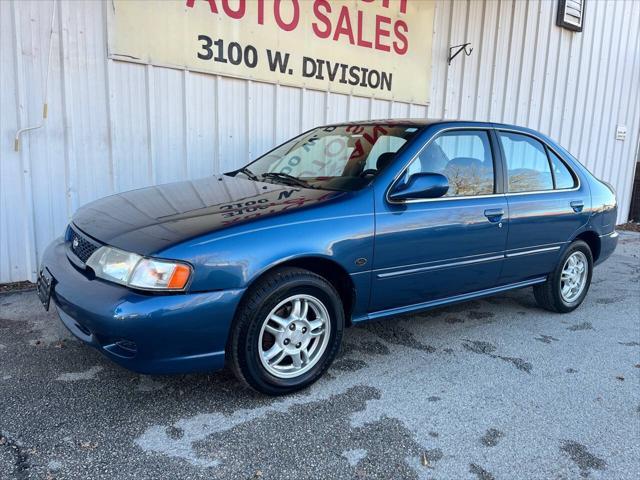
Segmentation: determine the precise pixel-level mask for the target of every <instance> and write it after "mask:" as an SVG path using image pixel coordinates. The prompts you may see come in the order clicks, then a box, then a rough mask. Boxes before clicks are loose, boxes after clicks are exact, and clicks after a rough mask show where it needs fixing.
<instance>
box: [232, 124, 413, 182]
mask: <svg viewBox="0 0 640 480" xmlns="http://www.w3.org/2000/svg"><path fill="white" fill-rule="evenodd" d="M417 131H418V127H416V126H414V125H399V124H366V125H353V124H350V125H339V126H330V127H320V128H316V129H314V130H311V131H310V132H307V133H305V134H302V135H300V136H299V137H296V138H294V139H292V140H289V141H288V142H286V143H285V144H283V145H280V146H279V147H277V148H276V149H275V150H273V151H271V152H269V153H267V154H266V155H264V156H262V157H260V158H258V159H257V160H255V161H254V162H253V163H251V164H249V165H247V166H246V167H244V168H242V169H240V170H238V171H236V172H232V173H231V175H244V176H246V177H248V178H251V179H253V180H258V181H266V182H273V183H283V184H288V185H298V186H306V187H309V188H321V189H328V190H357V189H359V188H362V187H364V186H365V185H367V184H368V183H369V182H370V181H371V179H372V178H373V177H374V176H375V175H377V174H378V173H379V172H381V171H382V170H384V169H385V168H386V167H387V166H388V165H389V164H390V163H391V161H392V160H393V157H394V154H395V152H397V151H398V150H399V149H400V148H401V147H402V146H403V145H404V144H405V143H406V142H407V141H409V139H410V138H411V137H413V136H414V135H415V134H416V132H417Z"/></svg>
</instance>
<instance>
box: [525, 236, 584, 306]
mask: <svg viewBox="0 0 640 480" xmlns="http://www.w3.org/2000/svg"><path fill="white" fill-rule="evenodd" d="M592 272H593V255H592V254H591V249H590V248H589V245H587V244H586V243H585V242H583V241H582V240H576V241H575V242H573V243H572V244H571V245H569V247H568V248H567V250H566V251H565V253H564V255H562V257H561V258H560V262H558V265H557V267H556V269H555V270H554V271H553V272H552V273H551V274H550V275H549V278H548V279H547V281H546V282H545V283H543V284H541V285H536V286H535V287H533V293H534V295H535V297H536V301H537V303H538V305H539V306H541V307H542V308H545V309H547V310H551V311H552V312H559V313H567V312H571V311H573V310H575V309H576V308H578V307H579V306H580V304H581V303H582V301H583V300H584V298H585V297H586V295H587V291H588V290H589V286H590V285H591V274H592Z"/></svg>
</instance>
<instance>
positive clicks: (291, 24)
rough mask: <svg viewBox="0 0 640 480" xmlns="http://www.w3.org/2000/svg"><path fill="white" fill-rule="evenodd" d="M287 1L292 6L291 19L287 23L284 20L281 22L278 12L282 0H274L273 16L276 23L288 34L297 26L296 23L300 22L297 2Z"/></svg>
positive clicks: (279, 12)
mask: <svg viewBox="0 0 640 480" xmlns="http://www.w3.org/2000/svg"><path fill="white" fill-rule="evenodd" d="M289 1H290V2H291V5H292V6H293V18H292V19H291V22H289V23H286V22H285V21H284V20H282V14H281V11H280V10H281V6H280V4H281V2H282V0H275V2H274V3H273V14H274V16H275V19H276V23H277V24H278V26H279V27H280V28H281V29H282V30H284V31H285V32H290V31H291V30H294V29H295V28H296V27H297V26H298V22H299V21H300V4H299V3H298V0H289Z"/></svg>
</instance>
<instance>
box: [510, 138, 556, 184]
mask: <svg viewBox="0 0 640 480" xmlns="http://www.w3.org/2000/svg"><path fill="white" fill-rule="evenodd" d="M498 136H499V138H500V143H502V149H503V151H504V155H505V160H506V163H507V176H508V179H509V192H538V191H541V190H553V177H552V176H551V168H550V167H549V159H548V158H547V153H546V152H545V150H544V146H543V145H542V143H540V142H539V141H537V140H535V139H533V138H531V137H529V136H527V135H520V134H517V133H510V132H499V133H498Z"/></svg>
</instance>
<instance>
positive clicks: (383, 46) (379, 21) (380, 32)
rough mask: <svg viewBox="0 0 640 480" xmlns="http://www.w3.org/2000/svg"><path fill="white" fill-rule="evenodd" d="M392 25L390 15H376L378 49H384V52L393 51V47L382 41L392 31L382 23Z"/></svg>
mask: <svg viewBox="0 0 640 480" xmlns="http://www.w3.org/2000/svg"><path fill="white" fill-rule="evenodd" d="M383 23H384V24H386V25H390V24H391V19H390V18H389V17H383V16H382V15H376V50H382V51H383V52H389V51H391V47H389V45H386V44H384V43H382V39H383V38H384V37H389V35H390V32H389V30H386V29H385V28H383V27H382V24H383Z"/></svg>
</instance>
